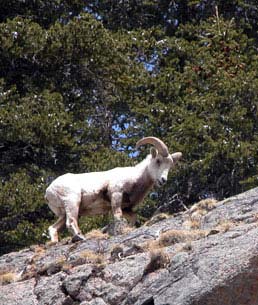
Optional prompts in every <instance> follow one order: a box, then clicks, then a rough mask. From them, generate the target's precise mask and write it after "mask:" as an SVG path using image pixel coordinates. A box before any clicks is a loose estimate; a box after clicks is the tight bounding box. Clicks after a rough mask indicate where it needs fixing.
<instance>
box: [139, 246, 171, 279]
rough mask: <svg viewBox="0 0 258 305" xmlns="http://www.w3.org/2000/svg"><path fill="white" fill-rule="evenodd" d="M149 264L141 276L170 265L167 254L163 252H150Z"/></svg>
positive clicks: (160, 250)
mask: <svg viewBox="0 0 258 305" xmlns="http://www.w3.org/2000/svg"><path fill="white" fill-rule="evenodd" d="M149 254H150V262H149V263H148V265H147V266H146V267H145V269H144V271H143V276H145V275H147V274H149V273H151V272H154V271H156V270H158V269H161V268H166V267H167V266H168V265H169V263H170V258H169V256H168V254H167V253H166V252H165V251H164V250H163V249H159V250H155V251H150V253H149Z"/></svg>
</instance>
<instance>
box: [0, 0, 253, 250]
mask: <svg viewBox="0 0 258 305" xmlns="http://www.w3.org/2000/svg"><path fill="white" fill-rule="evenodd" d="M0 6H1V10H0V67H1V69H0V233H1V241H0V253H5V252H8V251H11V250H15V249H20V248H22V247H25V246H28V245H30V244H32V243H39V242H44V241H45V240H46V237H45V234H44V232H45V231H46V228H47V227H48V225H49V223H50V222H53V219H54V216H53V215H52V213H51V212H50V211H49V209H48V207H47V205H46V203H45V201H44V191H45V189H46V187H47V185H48V184H49V183H50V182H51V180H52V179H53V178H55V177H57V176H58V175H60V174H63V173H65V172H83V171H85V172H87V171H92V170H105V169H109V168H111V167H114V166H118V165H119V166H124V165H130V164H133V163H134V162H135V159H137V160H138V159H140V157H138V156H137V154H135V151H134V150H133V149H134V146H135V143H136V141H137V140H138V139H139V138H140V137H142V136H147V135H154V136H157V137H160V138H161V139H162V140H164V142H166V143H167V144H168V146H169V148H170V150H171V151H175V150H180V151H182V152H183V154H184V160H183V162H182V163H181V166H180V167H179V168H178V169H177V170H176V171H175V172H173V173H172V174H171V175H170V181H169V183H168V185H167V187H166V188H165V189H163V190H159V191H158V194H157V196H151V198H156V199H155V200H154V201H153V200H152V199H147V200H146V203H145V206H144V207H143V208H142V209H141V211H139V213H140V214H141V216H143V217H149V216H150V215H151V213H152V212H153V211H154V210H155V209H156V208H157V207H159V208H162V206H165V205H166V204H167V203H168V202H172V205H173V206H172V207H170V208H169V210H170V211H174V210H177V209H178V208H180V205H178V204H179V203H180V202H181V203H183V204H184V205H190V204H192V203H193V202H195V201H196V200H199V199H201V198H203V197H205V196H210V195H211V194H212V196H214V197H216V198H217V199H222V198H225V197H227V196H230V195H233V194H236V193H239V192H241V191H244V190H246V189H249V188H251V187H254V186H256V185H257V181H258V150H257V147H258V120H257V115H258V77H257V70H258V60H257V59H258V55H257V54H258V52H257V24H258V20H257V19H258V17H257V16H258V14H257V11H258V5H257V3H256V1H253V0H249V1H241V0H239V1H236V0H230V1H199V0H195V1H188V0H185V1H87V3H85V1H80V0H78V1H66V0H65V1H59V0H55V1H41V0H37V1H33V2H31V1H3V3H1V5H0ZM142 154H143V153H142ZM152 195H153V194H152ZM157 198H158V200H157ZM173 198H177V200H173ZM105 222H106V218H103V217H99V218H95V219H88V218H86V219H85V220H84V221H83V223H82V225H81V226H82V228H84V230H89V229H91V228H95V227H98V226H101V225H103V224H104V223H105Z"/></svg>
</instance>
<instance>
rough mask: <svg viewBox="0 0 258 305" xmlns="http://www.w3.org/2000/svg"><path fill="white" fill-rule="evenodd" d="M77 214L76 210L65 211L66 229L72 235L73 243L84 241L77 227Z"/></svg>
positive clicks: (77, 210)
mask: <svg viewBox="0 0 258 305" xmlns="http://www.w3.org/2000/svg"><path fill="white" fill-rule="evenodd" d="M78 213H79V209H78V208H73V209H67V210H66V227H67V228H68V230H69V231H70V232H71V233H72V234H73V238H72V241H73V242H76V241H81V240H85V237H84V236H83V235H82V232H81V230H80V228H79V226H78Z"/></svg>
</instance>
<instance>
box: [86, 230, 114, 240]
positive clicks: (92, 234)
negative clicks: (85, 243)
mask: <svg viewBox="0 0 258 305" xmlns="http://www.w3.org/2000/svg"><path fill="white" fill-rule="evenodd" d="M85 237H86V238H88V239H108V238H109V235H108V234H107V233H103V232H101V231H100V230H92V231H90V232H89V233H87V234H86V236H85Z"/></svg>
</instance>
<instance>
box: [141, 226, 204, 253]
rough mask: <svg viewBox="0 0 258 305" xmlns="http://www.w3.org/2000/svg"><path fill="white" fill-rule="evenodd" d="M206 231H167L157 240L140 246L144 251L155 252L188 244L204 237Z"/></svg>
mask: <svg viewBox="0 0 258 305" xmlns="http://www.w3.org/2000/svg"><path fill="white" fill-rule="evenodd" d="M207 234H208V231H207V230H168V231H166V232H164V233H162V234H161V235H160V237H159V238H158V239H157V240H151V241H147V242H145V243H144V244H143V245H141V248H142V249H144V250H145V251H156V250H159V249H161V248H164V247H169V246H172V245H175V244H178V243H189V242H191V241H193V240H197V239H200V238H203V237H206V236H207Z"/></svg>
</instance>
